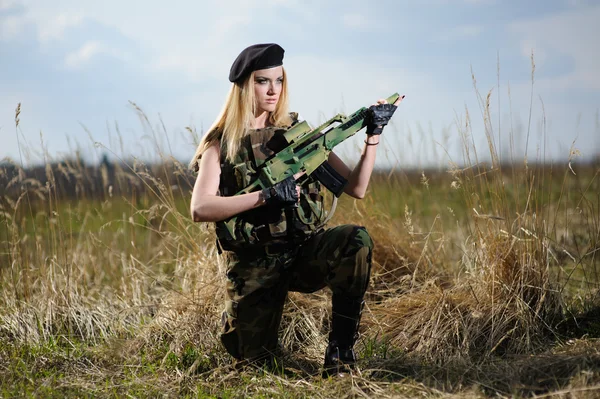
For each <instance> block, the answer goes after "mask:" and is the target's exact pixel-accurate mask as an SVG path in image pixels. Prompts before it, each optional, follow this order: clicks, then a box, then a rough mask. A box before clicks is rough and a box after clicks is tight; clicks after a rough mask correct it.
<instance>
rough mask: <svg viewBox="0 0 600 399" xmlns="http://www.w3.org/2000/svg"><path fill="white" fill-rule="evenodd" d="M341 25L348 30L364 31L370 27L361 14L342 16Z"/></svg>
mask: <svg viewBox="0 0 600 399" xmlns="http://www.w3.org/2000/svg"><path fill="white" fill-rule="evenodd" d="M342 23H343V24H344V26H346V27H348V28H350V29H357V30H366V29H367V28H368V27H369V26H370V21H368V19H367V18H366V17H365V16H364V15H362V14H344V15H342Z"/></svg>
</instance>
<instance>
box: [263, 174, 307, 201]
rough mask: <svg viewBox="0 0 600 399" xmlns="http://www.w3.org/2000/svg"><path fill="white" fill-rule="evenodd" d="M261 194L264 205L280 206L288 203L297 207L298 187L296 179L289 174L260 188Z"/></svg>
mask: <svg viewBox="0 0 600 399" xmlns="http://www.w3.org/2000/svg"><path fill="white" fill-rule="evenodd" d="M262 195H263V198H264V200H265V204H266V205H275V206H279V207H282V208H283V207H286V206H290V205H291V206H293V207H297V206H298V201H299V199H300V187H299V186H298V185H297V184H296V179H294V177H293V176H290V177H288V178H287V179H285V180H282V181H281V182H279V183H277V184H274V185H273V186H271V187H268V188H265V189H264V190H262Z"/></svg>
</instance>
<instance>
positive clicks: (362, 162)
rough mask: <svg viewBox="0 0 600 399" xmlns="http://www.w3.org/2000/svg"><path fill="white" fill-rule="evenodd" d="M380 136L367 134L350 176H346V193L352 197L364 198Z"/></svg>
mask: <svg viewBox="0 0 600 399" xmlns="http://www.w3.org/2000/svg"><path fill="white" fill-rule="evenodd" d="M380 138H381V136H379V135H377V136H370V135H369V136H367V138H366V139H365V140H366V143H368V144H366V143H365V144H364V147H363V150H362V153H361V154H360V159H359V161H358V164H357V165H356V166H355V167H354V169H353V170H352V172H351V173H350V176H348V185H347V187H346V190H345V192H346V194H348V195H350V196H352V197H354V198H364V196H365V194H366V192H367V188H368V186H369V180H370V179H371V174H372V173H373V167H374V166H375V158H376V155H377V145H376V143H379V140H380Z"/></svg>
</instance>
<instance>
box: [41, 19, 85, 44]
mask: <svg viewBox="0 0 600 399" xmlns="http://www.w3.org/2000/svg"><path fill="white" fill-rule="evenodd" d="M82 21H83V16H82V15H81V14H72V13H64V12H63V13H61V14H59V15H57V16H54V17H52V18H49V19H47V20H43V21H39V23H38V38H39V40H40V42H42V43H43V42H48V41H50V40H57V39H62V37H63V35H64V33H65V31H66V30H67V29H68V28H71V27H75V26H78V25H81V23H82Z"/></svg>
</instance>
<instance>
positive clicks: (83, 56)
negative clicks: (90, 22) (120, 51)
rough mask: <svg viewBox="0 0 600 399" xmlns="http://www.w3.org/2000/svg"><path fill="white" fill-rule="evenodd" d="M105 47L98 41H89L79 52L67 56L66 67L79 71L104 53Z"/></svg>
mask: <svg viewBox="0 0 600 399" xmlns="http://www.w3.org/2000/svg"><path fill="white" fill-rule="evenodd" d="M103 51H104V50H103V45H102V43H100V42H97V41H89V42H87V43H85V44H84V45H83V46H81V47H80V48H79V49H78V50H77V51H74V52H72V53H69V54H67V56H66V57H65V66H66V67H67V68H70V69H77V68H80V67H81V66H83V65H84V64H86V63H87V62H89V61H90V60H91V59H92V57H94V56H95V55H96V54H99V53H101V52H103Z"/></svg>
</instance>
